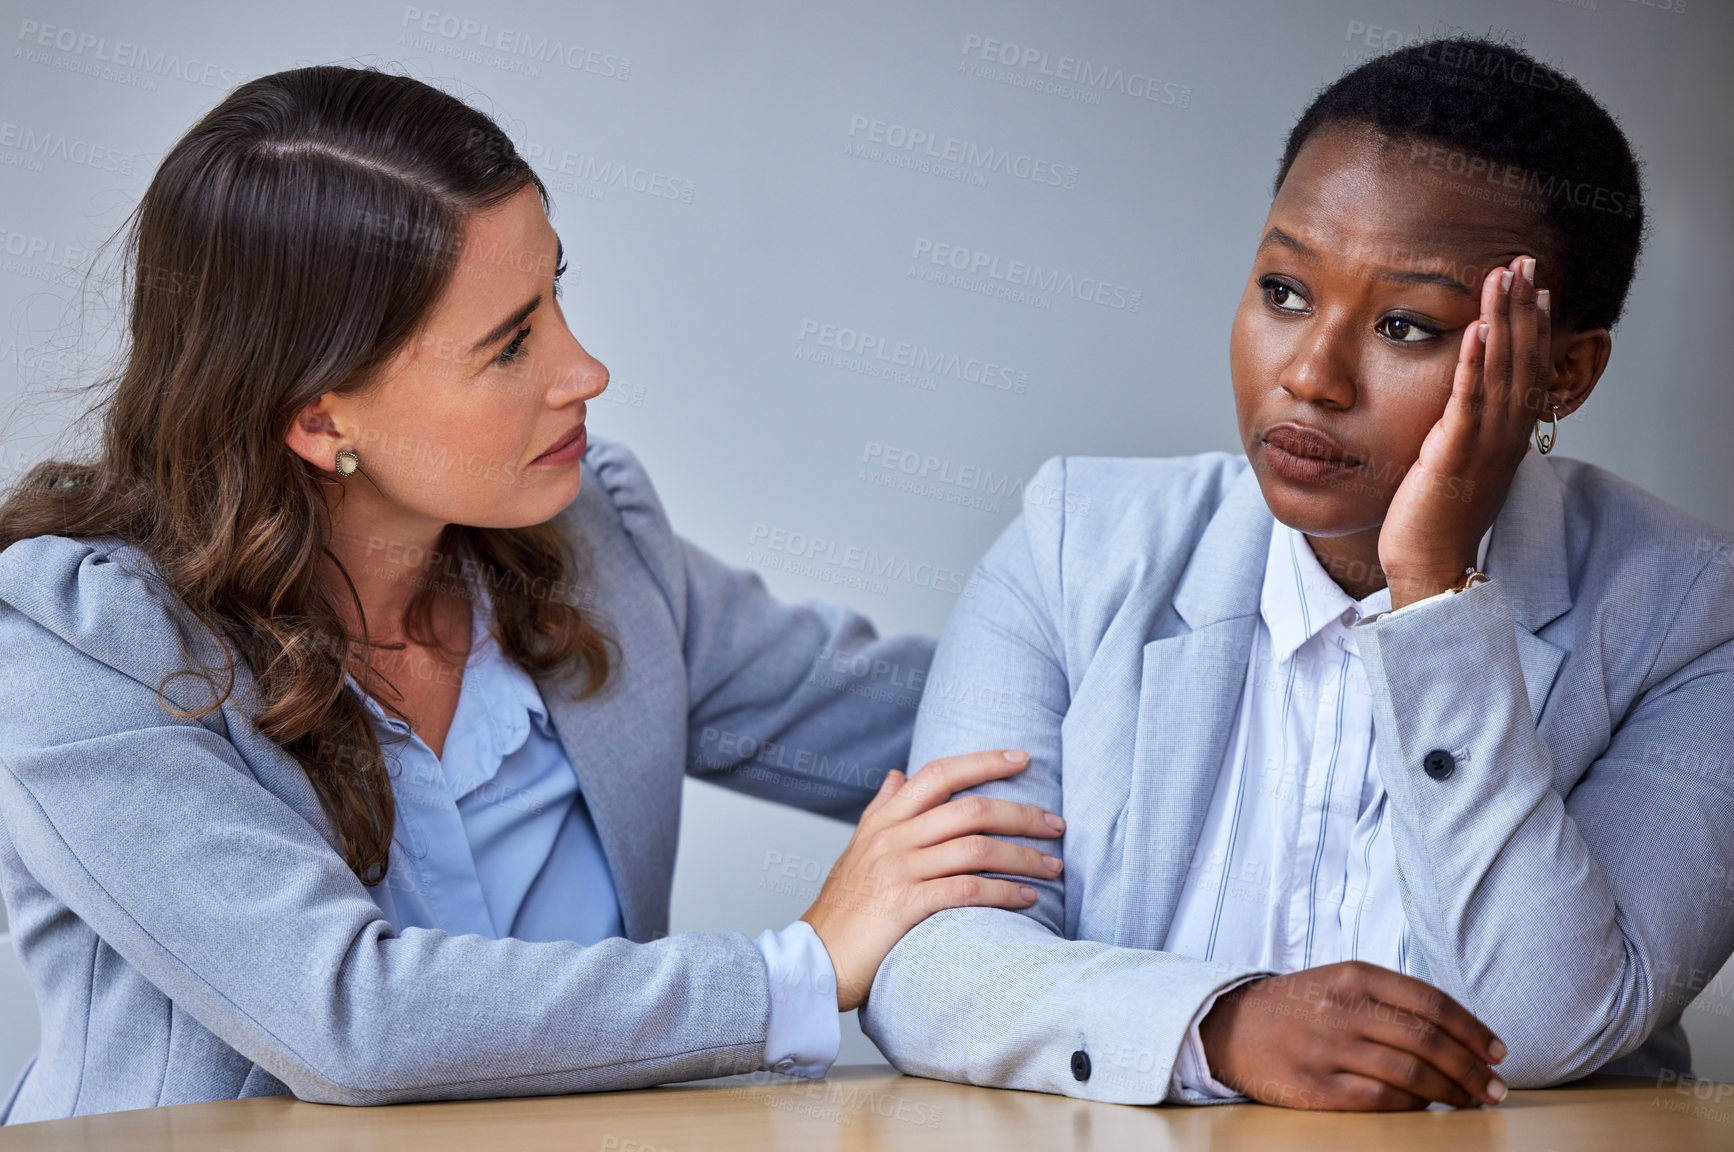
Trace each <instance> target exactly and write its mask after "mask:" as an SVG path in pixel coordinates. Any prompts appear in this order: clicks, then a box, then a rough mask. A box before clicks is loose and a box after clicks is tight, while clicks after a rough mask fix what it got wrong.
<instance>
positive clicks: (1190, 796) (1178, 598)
mask: <svg viewBox="0 0 1734 1152" xmlns="http://www.w3.org/2000/svg"><path fill="white" fill-rule="evenodd" d="M1274 523H1275V520H1274V519H1273V517H1272V516H1271V514H1270V510H1269V509H1268V508H1267V507H1266V506H1265V503H1264V496H1263V494H1262V492H1261V491H1260V490H1259V486H1258V478H1257V476H1256V475H1255V474H1254V473H1253V471H1252V469H1251V468H1247V469H1246V470H1245V471H1243V472H1242V473H1241V475H1240V477H1239V478H1238V479H1237V480H1236V481H1235V482H1234V484H1233V485H1232V486H1231V487H1230V488H1229V491H1228V493H1227V495H1226V496H1225V497H1224V499H1223V502H1222V504H1221V505H1220V506H1219V507H1218V508H1217V510H1216V514H1215V515H1214V516H1212V517H1211V520H1210V523H1209V524H1208V525H1206V527H1205V530H1204V532H1203V534H1202V535H1201V536H1200V537H1199V540H1198V544H1197V546H1196V547H1195V549H1194V550H1193V553H1192V556H1191V558H1190V559H1189V560H1188V562H1187V565H1186V569H1185V571H1184V572H1183V573H1182V575H1181V577H1180V583H1179V585H1178V586H1177V587H1176V589H1175V593H1174V598H1173V601H1172V603H1173V608H1174V615H1175V616H1176V617H1178V618H1179V626H1180V628H1181V629H1182V630H1180V631H1178V632H1177V633H1176V634H1174V635H1171V636H1166V637H1161V638H1158V639H1155V640H1151V641H1150V642H1149V643H1147V644H1146V645H1145V646H1144V668H1143V681H1142V685H1141V688H1140V694H1139V699H1138V717H1137V730H1136V734H1135V737H1134V743H1133V752H1132V757H1133V763H1132V784H1131V794H1130V796H1129V798H1128V803H1127V814H1126V840H1125V854H1126V855H1125V860H1124V863H1123V868H1122V875H1123V877H1124V878H1125V879H1124V882H1123V884H1122V893H1121V903H1120V910H1119V920H1118V923H1117V925H1116V931H1115V943H1117V944H1119V945H1121V946H1123V947H1129V948H1160V947H1161V946H1162V942H1163V940H1164V939H1165V938H1166V936H1167V934H1168V923H1169V921H1170V920H1171V919H1172V918H1173V915H1174V905H1175V903H1176V901H1178V899H1179V898H1180V889H1181V886H1182V884H1184V882H1185V879H1186V872H1187V869H1188V867H1189V866H1190V864H1191V860H1192V854H1193V851H1194V849H1195V847H1196V845H1197V843H1198V835H1199V830H1200V829H1201V828H1202V827H1203V824H1204V816H1205V813H1206V811H1207V810H1208V809H1209V807H1210V797H1211V794H1212V793H1213V792H1214V790H1215V787H1216V779H1217V776H1218V774H1219V772H1220V769H1221V767H1222V757H1223V754H1224V752H1225V750H1226V748H1227V745H1228V737H1229V734H1230V732H1231V731H1232V729H1233V726H1234V718H1235V714H1236V712H1237V710H1238V705H1239V703H1240V695H1241V688H1242V685H1243V684H1244V682H1245V679H1246V670H1247V664H1248V661H1249V659H1250V657H1251V652H1252V644H1253V640H1254V638H1255V637H1256V636H1257V629H1258V608H1259V594H1260V591H1261V589H1262V587H1263V581H1264V564H1265V554H1266V552H1267V550H1268V549H1269V547H1270V533H1271V527H1272V525H1273V524H1274Z"/></svg>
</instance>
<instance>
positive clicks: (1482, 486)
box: [1379, 256, 1553, 608]
mask: <svg viewBox="0 0 1734 1152" xmlns="http://www.w3.org/2000/svg"><path fill="white" fill-rule="evenodd" d="M1549 304H1550V301H1549V299H1548V294H1547V292H1546V291H1545V290H1543V291H1540V292H1538V291H1537V289H1536V287H1535V260H1534V258H1532V257H1527V256H1519V257H1517V258H1516V259H1515V260H1513V261H1512V262H1511V264H1510V265H1509V266H1507V267H1504V268H1496V269H1494V270H1493V271H1492V272H1489V273H1488V274H1487V278H1486V279H1485V280H1483V281H1482V284H1481V319H1480V321H1479V322H1478V323H1473V324H1470V325H1469V326H1468V327H1467V328H1465V329H1464V331H1463V340H1462V343H1461V344H1460V346H1459V348H1458V354H1457V370H1456V375H1455V376H1454V378H1453V380H1452V384H1451V398H1450V399H1449V400H1448V401H1447V402H1446V404H1445V411H1444V413H1443V414H1442V415H1441V416H1440V417H1439V421H1438V423H1436V424H1434V425H1433V429H1432V431H1430V432H1429V433H1428V434H1427V438H1426V440H1424V441H1422V444H1421V452H1420V455H1419V456H1418V457H1416V460H1415V463H1414V465H1413V466H1412V467H1411V468H1410V469H1409V471H1408V473H1407V474H1406V475H1405V476H1404V477H1403V482H1402V483H1401V484H1399V485H1398V486H1397V492H1396V494H1395V495H1394V496H1393V497H1392V498H1391V506H1390V508H1389V509H1388V510H1387V512H1386V514H1385V521H1384V524H1383V525H1382V526H1381V528H1380V529H1379V563H1380V565H1381V566H1382V567H1383V568H1384V569H1385V573H1386V576H1387V579H1388V580H1389V582H1390V587H1391V607H1392V608H1401V607H1403V606H1404V605H1405V604H1412V603H1414V602H1415V601H1416V600H1421V599H1424V598H1425V597H1428V596H1431V595H1433V594H1435V593H1437V592H1443V591H1444V590H1445V589H1446V588H1449V587H1450V586H1451V585H1452V584H1454V583H1455V582H1456V581H1457V579H1458V578H1459V577H1461V576H1462V575H1463V573H1464V571H1465V570H1466V569H1468V568H1471V567H1473V566H1474V564H1475V556H1476V548H1477V546H1478V545H1479V544H1480V542H1481V537H1482V534H1483V533H1485V532H1486V531H1487V528H1488V526H1489V525H1490V524H1492V523H1493V520H1494V518H1495V517H1496V516H1498V515H1499V509H1500V507H1501V506H1502V505H1503V504H1504V503H1505V494H1506V492H1507V491H1508V490H1509V489H1510V487H1511V479H1512V477H1513V476H1514V475H1516V473H1517V466H1518V464H1519V462H1521V461H1522V459H1523V455H1524V453H1525V452H1527V451H1528V450H1529V438H1530V435H1531V433H1532V432H1533V431H1534V429H1535V422H1536V420H1537V418H1538V417H1539V416H1540V415H1541V413H1542V411H1543V410H1544V409H1545V408H1546V406H1547V402H1548V385H1549V384H1550V383H1551V381H1552V377H1553V365H1552V357H1551V353H1550V351H1549V348H1550V343H1551V339H1552V332H1551V325H1550V319H1551V318H1550V315H1549Z"/></svg>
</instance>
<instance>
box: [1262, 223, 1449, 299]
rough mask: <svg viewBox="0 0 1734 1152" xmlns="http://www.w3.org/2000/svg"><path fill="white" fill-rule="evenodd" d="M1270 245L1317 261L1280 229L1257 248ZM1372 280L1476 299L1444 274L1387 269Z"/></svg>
mask: <svg viewBox="0 0 1734 1152" xmlns="http://www.w3.org/2000/svg"><path fill="white" fill-rule="evenodd" d="M1272 244H1274V245H1276V246H1277V247H1279V248H1287V249H1288V250H1289V251H1291V252H1293V253H1294V254H1295V255H1297V256H1300V257H1301V258H1303V259H1306V260H1317V259H1318V258H1319V254H1318V253H1317V252H1315V251H1314V250H1313V249H1311V248H1309V247H1307V246H1306V245H1305V244H1303V243H1302V242H1301V241H1300V239H1299V238H1298V237H1295V236H1291V235H1289V234H1288V233H1287V232H1284V231H1283V230H1282V229H1281V228H1272V229H1271V230H1270V231H1269V232H1266V233H1265V234H1264V239H1263V240H1261V241H1259V244H1258V247H1259V249H1260V250H1261V251H1262V250H1263V249H1265V248H1267V247H1269V246H1270V245H1272ZM1373 279H1375V280H1383V281H1385V282H1387V283H1391V284H1434V285H1437V286H1439V287H1441V288H1445V289H1448V290H1449V291H1452V292H1456V293H1458V294H1460V295H1463V296H1467V297H1469V298H1470V299H1471V300H1474V299H1476V298H1477V295H1476V292H1475V289H1473V288H1471V287H1469V285H1467V284H1465V283H1463V281H1461V280H1459V279H1457V278H1456V277H1455V276H1449V275H1447V274H1445V273H1444V272H1420V271H1410V270H1407V269H1399V268H1388V269H1384V270H1382V271H1379V272H1375V273H1374V274H1373Z"/></svg>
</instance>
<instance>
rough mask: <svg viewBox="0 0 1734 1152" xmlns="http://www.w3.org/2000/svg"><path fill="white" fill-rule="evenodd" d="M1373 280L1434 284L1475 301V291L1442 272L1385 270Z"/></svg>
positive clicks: (1394, 282) (1375, 275) (1393, 282)
mask: <svg viewBox="0 0 1734 1152" xmlns="http://www.w3.org/2000/svg"><path fill="white" fill-rule="evenodd" d="M1373 279H1375V280H1384V281H1386V282H1388V283H1392V284H1436V285H1438V286H1439V287H1441V288H1446V289H1449V290H1450V291H1452V292H1456V293H1458V294H1459V295H1462V296H1467V297H1469V298H1470V299H1471V300H1474V299H1477V296H1476V293H1475V289H1473V288H1471V287H1469V285H1467V284H1465V283H1463V281H1461V280H1459V279H1457V278H1456V277H1455V276H1447V275H1446V274H1445V273H1443V272H1404V271H1401V270H1398V269H1395V268H1390V269H1386V270H1385V271H1382V272H1377V273H1375V274H1374V276H1373Z"/></svg>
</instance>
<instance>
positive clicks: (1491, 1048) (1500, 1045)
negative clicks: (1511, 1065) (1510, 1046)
mask: <svg viewBox="0 0 1734 1152" xmlns="http://www.w3.org/2000/svg"><path fill="white" fill-rule="evenodd" d="M1487 1054H1488V1055H1489V1056H1491V1057H1493V1062H1494V1063H1495V1064H1497V1063H1499V1062H1500V1061H1501V1060H1503V1059H1505V1057H1506V1055H1507V1053H1506V1051H1505V1044H1504V1042H1503V1041H1500V1040H1495V1041H1494V1042H1493V1043H1491V1044H1489V1045H1488V1046H1487Z"/></svg>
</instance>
